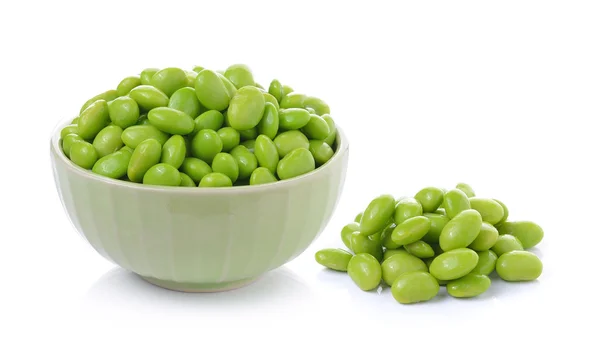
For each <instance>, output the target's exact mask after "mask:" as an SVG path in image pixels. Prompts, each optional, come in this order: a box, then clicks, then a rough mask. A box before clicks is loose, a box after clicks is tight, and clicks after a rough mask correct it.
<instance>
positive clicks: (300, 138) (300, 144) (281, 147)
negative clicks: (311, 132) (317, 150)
mask: <svg viewBox="0 0 600 341" xmlns="http://www.w3.org/2000/svg"><path fill="white" fill-rule="evenodd" d="M273 143H275V147H276V148H277V153H278V154H279V157H280V158H283V157H284V156H286V155H287V154H289V153H290V152H291V151H292V150H294V149H297V148H304V149H309V148H310V143H309V142H308V138H306V136H305V135H304V134H303V133H302V132H300V131H299V130H290V131H285V132H283V133H281V134H279V135H277V137H276V138H275V140H273Z"/></svg>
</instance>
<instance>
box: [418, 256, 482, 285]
mask: <svg viewBox="0 0 600 341" xmlns="http://www.w3.org/2000/svg"><path fill="white" fill-rule="evenodd" d="M478 261H479V256H478V255H477V253H476V252H475V251H473V250H471V249H467V248H460V249H454V250H451V251H447V252H444V253H442V254H441V255H439V256H437V257H435V258H434V259H433V261H432V262H431V266H430V267H429V272H430V273H431V274H432V275H433V276H434V277H435V278H437V279H440V280H443V281H451V280H453V279H458V278H461V277H462V276H464V275H466V274H468V273H469V272H471V270H473V269H474V268H475V266H476V265H477V262H478Z"/></svg>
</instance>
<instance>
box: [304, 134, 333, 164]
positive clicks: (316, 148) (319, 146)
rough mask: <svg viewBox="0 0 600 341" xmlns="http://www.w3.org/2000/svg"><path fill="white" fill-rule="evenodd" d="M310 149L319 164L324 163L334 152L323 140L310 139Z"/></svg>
mask: <svg viewBox="0 0 600 341" xmlns="http://www.w3.org/2000/svg"><path fill="white" fill-rule="evenodd" d="M308 150H309V151H310V152H311V154H312V155H313V157H314V158H315V162H316V163H317V165H318V166H321V165H324V164H325V163H326V162H327V161H329V159H331V158H332V157H333V154H334V151H333V149H331V147H330V146H329V145H328V144H327V143H325V141H321V140H310V141H308Z"/></svg>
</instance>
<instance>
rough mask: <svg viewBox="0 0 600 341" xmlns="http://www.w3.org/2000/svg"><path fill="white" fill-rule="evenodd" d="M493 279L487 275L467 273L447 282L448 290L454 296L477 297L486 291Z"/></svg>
mask: <svg viewBox="0 0 600 341" xmlns="http://www.w3.org/2000/svg"><path fill="white" fill-rule="evenodd" d="M490 285H492V281H491V280H490V279H489V277H488V276H486V275H475V274H467V275H465V276H464V277H461V278H459V279H455V280H453V281H450V282H448V283H447V284H446V291H447V292H448V294H449V295H450V296H452V297H460V298H467V297H475V296H479V295H481V294H483V293H484V292H486V291H487V290H488V289H489V288H490Z"/></svg>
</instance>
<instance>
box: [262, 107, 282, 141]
mask: <svg viewBox="0 0 600 341" xmlns="http://www.w3.org/2000/svg"><path fill="white" fill-rule="evenodd" d="M257 129H258V133H259V134H262V135H265V136H267V137H268V138H270V139H271V140H273V139H274V138H275V137H276V136H277V132H278V131H279V112H278V111H277V108H276V107H275V106H274V105H273V104H271V103H265V109H264V113H263V116H262V118H261V119H260V122H259V123H258V127H257Z"/></svg>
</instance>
